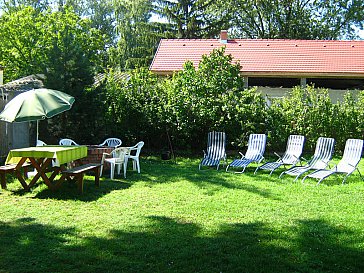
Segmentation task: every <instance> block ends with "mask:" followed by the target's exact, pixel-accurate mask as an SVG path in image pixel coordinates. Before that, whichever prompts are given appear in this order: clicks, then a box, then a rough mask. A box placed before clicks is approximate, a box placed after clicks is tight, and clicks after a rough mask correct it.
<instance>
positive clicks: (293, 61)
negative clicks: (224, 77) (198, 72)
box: [150, 39, 364, 77]
mask: <svg viewBox="0 0 364 273" xmlns="http://www.w3.org/2000/svg"><path fill="white" fill-rule="evenodd" d="M222 46H225V47H226V49H225V53H226V54H231V55H232V56H233V60H234V61H238V62H240V65H241V72H242V74H243V75H246V76H252V75H253V76H254V75H255V76H274V75H285V76H302V77H313V76H330V77H333V76H342V77H364V41H336V40H335V41H334V40H284V39H282V40H280V39H275V40H266V39H233V40H228V42H227V44H222V43H220V40H218V39H162V40H161V41H160V44H159V47H158V50H157V52H156V54H155V56H154V59H153V62H152V64H151V66H150V70H151V71H153V72H155V73H158V74H172V73H173V72H175V71H179V70H181V69H182V68H183V64H184V63H185V62H186V61H188V60H190V61H192V62H193V64H194V66H195V67H197V66H198V64H199V62H200V60H201V57H202V55H203V54H207V55H208V54H210V52H211V51H212V50H213V49H215V48H220V47H222Z"/></svg>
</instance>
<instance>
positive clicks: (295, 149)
mask: <svg viewBox="0 0 364 273" xmlns="http://www.w3.org/2000/svg"><path fill="white" fill-rule="evenodd" d="M304 143H305V137H304V136H301V135H290V136H289V137H288V140H287V147H286V151H285V153H284V155H283V156H282V159H281V161H282V162H283V163H285V164H294V163H295V162H297V160H298V159H299V158H300V156H301V154H302V151H303V145H304Z"/></svg>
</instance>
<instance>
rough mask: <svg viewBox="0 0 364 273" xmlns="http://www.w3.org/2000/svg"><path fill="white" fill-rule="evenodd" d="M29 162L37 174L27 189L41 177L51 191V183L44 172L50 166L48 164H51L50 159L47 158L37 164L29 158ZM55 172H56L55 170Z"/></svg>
mask: <svg viewBox="0 0 364 273" xmlns="http://www.w3.org/2000/svg"><path fill="white" fill-rule="evenodd" d="M29 160H30V162H31V163H32V165H33V167H34V168H35V169H36V170H37V172H38V173H37V174H36V175H35V176H34V177H33V179H32V181H31V182H30V184H29V187H31V186H33V185H34V184H35V183H36V182H37V180H38V179H39V177H40V176H41V177H42V178H43V181H44V183H45V184H46V185H47V186H48V187H49V188H50V189H51V190H53V185H52V183H51V181H50V180H49V178H48V176H47V175H46V173H45V171H46V169H47V168H48V166H50V164H51V163H52V159H51V158H47V159H45V160H41V161H40V162H41V163H39V164H38V162H37V161H36V160H35V159H34V158H29ZM55 171H56V172H57V170H55Z"/></svg>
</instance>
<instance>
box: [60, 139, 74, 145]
mask: <svg viewBox="0 0 364 273" xmlns="http://www.w3.org/2000/svg"><path fill="white" fill-rule="evenodd" d="M59 145H66V146H70V145H75V146H78V144H77V143H76V142H75V141H74V140H72V139H69V138H62V139H61V140H60V141H59Z"/></svg>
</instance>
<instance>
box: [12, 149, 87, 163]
mask: <svg viewBox="0 0 364 273" xmlns="http://www.w3.org/2000/svg"><path fill="white" fill-rule="evenodd" d="M86 156H87V147H86V146H51V145H47V146H37V147H28V148H21V149H14V150H11V151H10V152H9V154H8V157H7V158H6V164H11V163H18V162H19V161H20V159H21V158H23V157H34V158H52V159H54V160H55V162H57V164H65V163H69V162H71V161H74V160H77V159H80V158H83V157H86Z"/></svg>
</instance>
